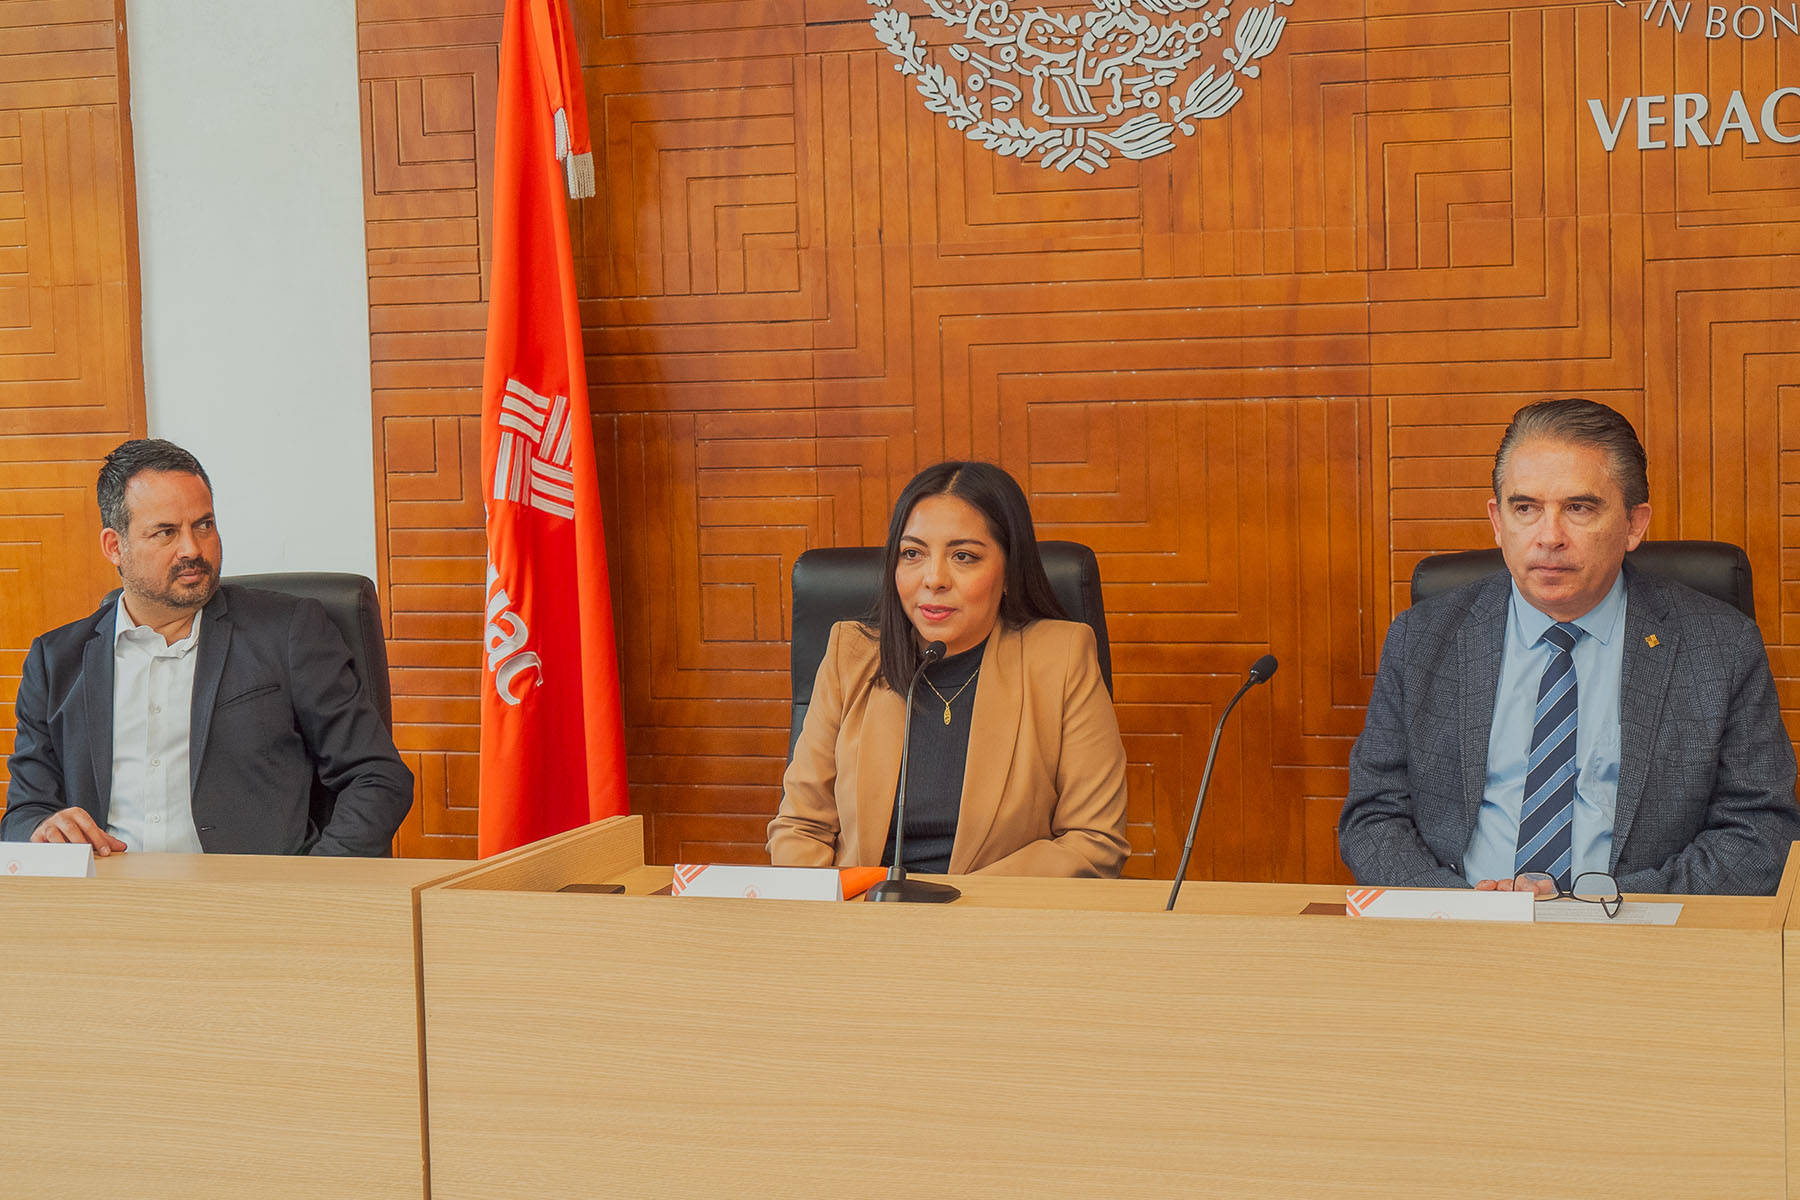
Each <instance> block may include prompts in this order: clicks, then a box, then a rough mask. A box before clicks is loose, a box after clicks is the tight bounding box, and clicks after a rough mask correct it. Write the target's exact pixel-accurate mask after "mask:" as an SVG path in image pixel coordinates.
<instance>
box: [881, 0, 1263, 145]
mask: <svg viewBox="0 0 1800 1200" xmlns="http://www.w3.org/2000/svg"><path fill="white" fill-rule="evenodd" d="M1291 3H1292V0H1267V2H1266V3H1260V4H1250V5H1249V6H1247V7H1245V8H1243V9H1241V11H1239V12H1238V13H1237V14H1236V15H1235V16H1234V15H1233V12H1232V8H1233V5H1232V4H1231V3H1230V2H1229V0H1227V2H1226V3H1216V2H1210V3H1209V0H1092V3H1091V4H1089V5H1087V6H1085V7H1081V8H1062V7H1057V8H1055V9H1054V10H1053V9H1051V8H1047V7H1044V6H1042V5H1039V6H1038V7H1034V8H1021V7H1015V6H1013V5H1011V4H1009V3H1007V0H924V6H925V8H926V9H927V10H929V13H928V15H925V16H921V18H920V20H919V21H918V22H917V23H915V21H914V19H913V17H912V16H911V15H909V14H908V13H906V12H903V11H901V10H900V9H899V8H897V7H895V0H869V4H870V6H871V7H873V8H874V9H875V15H874V17H872V18H871V19H870V21H869V24H870V25H871V26H873V27H874V30H875V36H876V37H878V38H880V39H881V43H882V44H883V45H884V46H886V47H887V48H888V50H889V51H890V52H891V53H892V54H893V55H894V57H895V58H897V59H898V60H899V61H898V62H897V63H895V66H894V69H895V70H897V71H900V72H901V73H902V74H905V75H908V76H910V77H911V78H912V79H913V81H914V84H915V86H916V87H917V88H918V90H919V94H920V95H921V96H923V97H924V99H925V107H926V108H928V109H930V110H931V111H932V112H936V113H942V114H944V116H945V117H946V118H948V120H949V122H950V128H952V129H955V130H958V131H960V132H961V133H963V134H964V136H966V137H968V138H969V140H971V141H974V142H978V143H979V144H981V145H983V146H986V147H987V148H988V149H990V150H993V151H994V152H995V153H998V154H1008V155H1012V156H1014V157H1016V158H1021V159H1035V160H1036V161H1037V162H1038V164H1039V165H1040V166H1042V167H1045V168H1049V169H1053V170H1058V171H1066V170H1068V169H1069V168H1070V167H1074V168H1076V169H1077V170H1081V171H1087V172H1093V171H1095V170H1097V169H1099V168H1101V167H1104V166H1106V165H1108V164H1109V163H1110V162H1111V161H1112V159H1113V157H1114V156H1115V155H1117V156H1119V157H1123V158H1153V157H1155V156H1156V155H1158V154H1166V153H1168V152H1169V151H1170V150H1173V149H1174V148H1175V143H1174V140H1173V135H1174V133H1175V131H1176V130H1177V129H1179V130H1180V131H1181V132H1182V133H1183V134H1184V135H1190V136H1191V135H1192V134H1193V132H1194V127H1195V122H1197V121H1204V120H1207V119H1209V118H1212V117H1218V116H1222V115H1224V114H1225V113H1227V112H1229V111H1230V110H1231V107H1232V106H1233V105H1234V104H1236V103H1237V102H1238V101H1239V100H1240V99H1242V98H1243V95H1244V89H1243V86H1242V85H1241V84H1240V83H1239V80H1240V78H1242V79H1255V78H1256V77H1257V75H1258V74H1259V73H1260V71H1261V68H1260V67H1259V66H1258V65H1257V60H1259V59H1261V58H1263V57H1264V56H1266V55H1267V54H1269V53H1270V52H1271V51H1273V50H1274V49H1275V46H1276V43H1277V42H1279V41H1280V39H1281V32H1282V30H1283V29H1284V28H1285V27H1286V25H1287V18H1286V17H1284V16H1281V15H1280V14H1279V11H1278V10H1279V9H1282V8H1285V7H1287V6H1288V5H1289V4H1291ZM921 26H923V27H924V32H922V31H921ZM927 33H929V34H930V36H931V38H932V39H933V40H932V41H927V37H926V34H927ZM946 59H947V60H948V61H946Z"/></svg>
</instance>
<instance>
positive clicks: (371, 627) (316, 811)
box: [224, 571, 394, 829]
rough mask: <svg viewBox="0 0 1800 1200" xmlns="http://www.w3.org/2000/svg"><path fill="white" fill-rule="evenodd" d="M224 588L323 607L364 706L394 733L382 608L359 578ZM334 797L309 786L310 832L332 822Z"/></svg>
mask: <svg viewBox="0 0 1800 1200" xmlns="http://www.w3.org/2000/svg"><path fill="white" fill-rule="evenodd" d="M224 582H225V583H234V584H237V585H239V586H240V587H249V588H262V589H263V590H264V591H269V592H284V593H286V594H287V595H290V596H305V597H307V598H309V599H313V600H317V601H318V602H319V603H320V604H323V605H324V606H325V615H326V616H328V617H330V618H331V623H332V624H333V625H336V626H337V627H338V632H339V633H341V634H343V635H344V642H345V644H346V645H348V646H349V647H350V668H351V670H353V671H355V672H356V677H357V679H358V680H360V681H361V682H362V685H363V687H364V688H365V689H367V691H368V693H369V701H370V703H372V704H374V706H375V711H376V712H378V713H380V714H381V719H382V721H384V722H385V723H386V724H387V727H388V729H389V730H392V729H393V728H394V695H393V690H392V685H391V684H390V683H389V681H388V659H387V637H386V635H384V634H383V633H382V631H381V602H380V600H379V599H378V598H377V597H376V594H375V585H374V584H373V583H371V582H370V581H369V580H368V579H367V578H366V577H364V576H362V575H350V574H345V573H340V572H336V571H284V572H280V573H277V574H270V575H234V576H232V577H230V578H228V579H226V580H224ZM336 805H337V795H336V793H334V792H332V791H331V790H330V789H328V788H326V787H325V786H324V785H323V784H322V783H320V782H319V781H318V780H317V779H314V780H313V789H312V802H311V805H310V811H309V813H308V818H309V820H311V822H312V824H313V827H314V828H315V829H323V828H325V825H326V823H327V822H329V821H330V820H331V810H332V809H333V808H334V807H335V806H336Z"/></svg>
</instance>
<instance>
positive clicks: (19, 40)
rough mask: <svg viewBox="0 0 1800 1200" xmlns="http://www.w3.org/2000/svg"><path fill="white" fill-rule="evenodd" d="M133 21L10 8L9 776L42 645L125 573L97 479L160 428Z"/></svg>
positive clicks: (1, 623)
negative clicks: (140, 259)
mask: <svg viewBox="0 0 1800 1200" xmlns="http://www.w3.org/2000/svg"><path fill="white" fill-rule="evenodd" d="M124 20H125V5H124V3H123V0H38V2H36V3H31V4H10V5H0V412H4V413H5V418H4V420H3V421H0V596H5V597H6V601H5V603H4V604H0V780H3V779H4V778H5V771H4V765H5V764H4V756H5V755H7V754H10V753H11V751H12V742H13V732H14V714H13V696H14V694H15V693H16V692H17V691H18V688H19V675H20V671H21V669H22V668H23V665H24V662H25V653H26V651H27V649H28V648H29V647H30V645H31V640H32V639H33V638H35V637H37V636H38V635H39V634H40V633H43V632H44V631H45V630H47V629H50V628H52V627H53V626H57V625H61V624H63V623H64V622H67V621H72V620H75V619H76V618H78V617H80V616H82V615H83V614H85V613H87V612H89V611H91V610H92V608H93V606H94V604H95V603H96V601H97V599H98V598H99V597H100V596H102V595H103V594H105V593H106V592H107V591H108V590H110V589H112V588H114V587H117V586H118V577H117V575H116V574H115V573H114V572H113V570H112V568H111V567H110V566H108V565H107V563H106V560H105V559H104V558H102V557H101V555H100V545H99V535H100V516H99V513H98V511H97V510H96V508H95V504H94V477H95V475H96V473H97V472H98V471H99V468H100V460H101V459H102V458H104V457H105V456H106V454H107V453H108V452H109V451H110V450H111V449H112V448H113V447H114V446H116V445H117V444H118V443H120V442H122V441H124V440H125V439H127V438H132V437H141V436H143V433H144V428H145V424H144V387H143V370H142V362H143V356H142V351H141V349H140V346H139V335H138V331H139V319H138V303H139V301H138V269H137V201H136V198H135V191H134V187H133V177H132V170H131V126H130V116H129V109H128V93H127V89H126V72H125V43H124ZM3 805H4V794H3V793H0V806H3Z"/></svg>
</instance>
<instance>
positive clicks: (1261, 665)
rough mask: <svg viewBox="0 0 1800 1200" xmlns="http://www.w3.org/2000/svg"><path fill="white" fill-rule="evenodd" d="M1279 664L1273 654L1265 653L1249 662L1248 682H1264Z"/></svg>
mask: <svg viewBox="0 0 1800 1200" xmlns="http://www.w3.org/2000/svg"><path fill="white" fill-rule="evenodd" d="M1280 665H1281V664H1280V663H1278V662H1276V661H1275V656H1274V655H1273V654H1265V655H1263V656H1262V657H1261V658H1259V659H1257V660H1256V661H1255V662H1253V663H1251V664H1250V682H1251V683H1265V682H1267V681H1268V678H1269V676H1271V675H1273V674H1274V673H1275V668H1276V667H1279V666H1280Z"/></svg>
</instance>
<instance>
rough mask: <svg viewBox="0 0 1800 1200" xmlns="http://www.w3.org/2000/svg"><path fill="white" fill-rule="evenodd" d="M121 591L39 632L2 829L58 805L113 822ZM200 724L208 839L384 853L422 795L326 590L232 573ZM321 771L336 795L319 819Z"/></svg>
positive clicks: (216, 848)
mask: <svg viewBox="0 0 1800 1200" xmlns="http://www.w3.org/2000/svg"><path fill="white" fill-rule="evenodd" d="M118 598H119V593H118V592H114V593H113V594H112V595H110V596H108V597H107V598H106V603H104V604H102V605H101V606H100V610H99V611H98V612H96V613H94V614H93V615H92V616H90V617H85V618H83V619H82V620H79V621H75V622H72V623H70V624H68V625H64V626H62V627H61V628H59V629H53V630H51V631H50V632H49V633H46V634H45V635H44V636H42V637H40V638H38V639H37V640H36V641H34V642H33V643H32V644H31V651H30V653H28V654H27V655H26V656H25V671H24V677H23V678H22V679H21V680H20V682H19V697H18V705H17V709H18V737H17V739H16V740H15V741H14V743H13V752H12V757H11V758H10V759H9V760H7V769H8V771H9V772H10V773H11V775H12V780H11V782H10V783H9V784H8V785H7V789H6V813H5V815H4V816H3V817H0V839H4V840H6V841H15V842H18V841H25V840H27V839H29V838H30V837H31V833H32V831H33V830H35V829H36V828H37V827H38V825H39V824H41V823H42V822H43V820H44V818H46V817H48V816H50V815H51V814H52V813H55V812H57V811H58V810H60V809H64V808H70V807H78V808H84V809H86V810H87V811H88V813H89V814H90V815H92V816H93V818H94V820H95V821H97V822H99V823H100V824H101V825H105V824H106V820H107V813H108V811H109V808H110V805H111V799H112V729H113V622H114V605H115V604H117V603H118ZM194 653H195V654H197V655H199V659H198V661H197V662H196V663H195V664H194V702H193V711H192V715H191V722H192V723H191V726H190V730H189V735H188V738H189V740H188V770H189V779H188V782H189V785H190V788H191V791H192V795H193V812H194V825H195V826H196V827H197V828H198V830H199V832H200V844H201V846H202V847H204V848H205V850H206V851H207V852H208V853H210V854H337V855H361V856H365V857H374V856H377V855H380V854H382V853H384V852H385V851H386V849H387V846H388V843H389V842H390V841H392V840H393V836H394V831H395V830H396V829H398V828H399V827H400V822H401V821H402V820H403V819H404V818H405V816H406V813H407V810H409V809H410V808H411V807H412V787H413V777H412V772H411V771H409V770H407V768H406V764H405V763H403V762H401V761H400V755H399V754H398V753H397V752H396V751H395V749H394V739H393V737H392V736H391V735H390V734H389V733H388V730H387V726H386V725H384V724H383V723H382V720H381V717H380V716H379V715H377V714H376V712H375V709H374V707H373V706H372V705H371V704H370V703H369V700H368V697H367V696H366V695H365V694H364V692H363V689H362V685H361V684H360V683H358V681H357V679H356V676H355V675H354V673H353V672H352V671H351V669H350V651H349V649H348V648H347V647H346V646H345V645H344V639H343V636H342V635H341V634H339V633H338V631H337V628H336V627H335V626H334V625H332V623H331V619H330V618H329V617H327V616H326V615H325V609H324V608H323V607H322V606H321V605H320V604H319V603H318V601H316V600H302V599H298V598H296V597H293V596H287V595H283V594H281V593H278V592H264V591H258V590H255V589H252V588H241V587H236V586H233V585H229V584H227V585H225V586H224V587H221V588H220V589H219V590H218V592H217V593H216V594H215V595H214V596H213V598H212V599H211V600H210V601H208V602H207V605H206V608H205V610H204V615H203V616H202V618H201V621H200V643H199V645H198V646H197V647H196V648H195V650H194ZM315 770H316V771H317V774H318V777H319V780H320V782H321V783H323V784H324V785H325V786H326V787H327V788H329V789H331V790H332V791H334V792H335V793H336V794H337V805H336V808H335V809H333V811H332V815H331V820H330V822H329V823H328V824H327V825H326V826H325V828H324V829H316V828H312V827H310V825H309V822H308V820H307V814H308V807H309V802H310V799H311V793H312V782H313V775H314V772H315Z"/></svg>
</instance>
